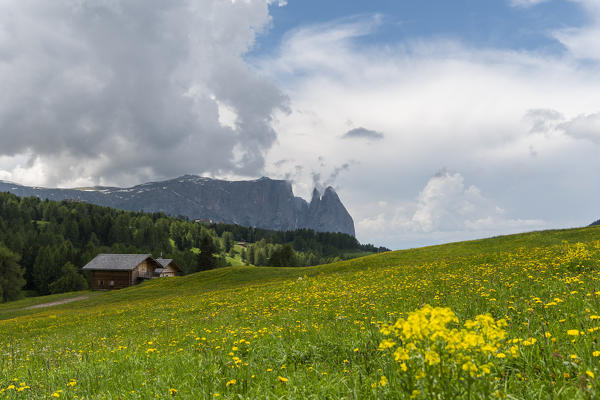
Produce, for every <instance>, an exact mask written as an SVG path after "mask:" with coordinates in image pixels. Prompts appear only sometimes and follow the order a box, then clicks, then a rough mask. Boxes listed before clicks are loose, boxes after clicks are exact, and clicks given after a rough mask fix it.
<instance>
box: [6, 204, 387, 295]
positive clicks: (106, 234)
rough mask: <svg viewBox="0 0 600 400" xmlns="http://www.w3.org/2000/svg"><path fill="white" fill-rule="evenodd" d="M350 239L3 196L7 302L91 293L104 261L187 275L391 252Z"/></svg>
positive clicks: (326, 234)
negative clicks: (129, 259) (127, 256)
mask: <svg viewBox="0 0 600 400" xmlns="http://www.w3.org/2000/svg"><path fill="white" fill-rule="evenodd" d="M386 250H388V249H385V248H377V247H375V246H372V245H361V244H360V243H359V242H358V241H357V240H356V238H354V237H352V236H349V235H346V234H342V233H320V232H314V231H312V230H298V231H292V232H274V231H268V230H263V229H256V228H247V227H241V226H237V225H225V224H202V223H196V222H192V221H188V220H185V219H182V218H175V217H170V216H167V215H165V214H162V213H151V214H150V213H142V212H131V211H123V210H117V209H113V208H108V207H101V206H96V205H92V204H88V203H83V202H75V201H61V202H56V201H49V200H40V199H38V198H36V197H27V198H20V197H17V196H15V195H13V194H9V193H0V301H8V300H14V299H16V298H19V297H20V296H22V295H23V293H26V294H27V295H45V294H50V293H62V292H66V291H72V290H83V289H86V288H87V286H88V280H89V277H88V276H86V275H85V274H83V273H82V272H81V271H80V269H81V267H83V266H84V265H85V264H87V263H88V262H89V261H90V260H91V259H92V258H94V257H95V256H96V255H97V254H100V253H148V254H152V255H153V256H154V257H158V256H160V255H162V256H163V257H165V258H173V259H174V260H175V261H176V263H177V264H178V265H179V266H180V267H181V268H182V269H183V270H184V272H185V273H186V274H189V273H193V272H197V271H201V270H206V269H212V268H217V267H222V266H227V265H230V263H231V261H232V260H239V262H240V263H244V264H248V265H271V266H274V267H277V266H309V265H317V264H323V263H327V262H333V261H338V260H341V259H348V258H353V257H357V256H362V255H365V254H368V253H374V252H380V251H386Z"/></svg>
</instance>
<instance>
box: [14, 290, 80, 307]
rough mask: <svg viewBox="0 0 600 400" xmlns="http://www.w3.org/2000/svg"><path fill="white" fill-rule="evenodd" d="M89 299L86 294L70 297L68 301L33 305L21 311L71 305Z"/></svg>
mask: <svg viewBox="0 0 600 400" xmlns="http://www.w3.org/2000/svg"><path fill="white" fill-rule="evenodd" d="M89 297H90V295H89V294H86V295H83V296H77V297H72V298H70V299H64V300H58V301H51V302H50V303H42V304H35V305H33V306H29V307H25V308H23V310H33V309H35V308H45V307H52V306H58V305H61V304H67V303H72V302H74V301H80V300H85V299H87V298H89Z"/></svg>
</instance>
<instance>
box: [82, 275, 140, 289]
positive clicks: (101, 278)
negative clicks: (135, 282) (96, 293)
mask: <svg viewBox="0 0 600 400" xmlns="http://www.w3.org/2000/svg"><path fill="white" fill-rule="evenodd" d="M130 276H131V272H130V271H93V272H92V289H123V288H126V287H129V286H131V278H130ZM111 282H112V283H113V284H112V286H111Z"/></svg>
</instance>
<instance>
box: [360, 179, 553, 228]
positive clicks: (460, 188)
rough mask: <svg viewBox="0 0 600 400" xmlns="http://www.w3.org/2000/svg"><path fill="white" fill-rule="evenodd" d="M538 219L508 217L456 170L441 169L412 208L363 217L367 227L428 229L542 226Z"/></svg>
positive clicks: (361, 225) (361, 222) (363, 226)
mask: <svg viewBox="0 0 600 400" xmlns="http://www.w3.org/2000/svg"><path fill="white" fill-rule="evenodd" d="M544 224H545V223H544V221H541V220H522V219H514V218H510V217H509V216H507V215H506V211H505V210H504V209H502V208H501V207H499V206H498V205H497V204H495V202H493V201H492V200H490V199H488V198H486V197H485V196H483V194H482V193H481V191H480V190H479V188H477V187H476V186H474V185H469V186H466V185H465V183H464V177H463V176H462V175H461V174H459V173H449V172H440V173H438V174H436V175H435V176H433V177H432V178H430V179H429V181H428V182H427V184H426V185H425V187H424V188H423V190H421V192H420V194H419V196H418V198H417V201H416V203H415V204H414V206H413V207H406V206H404V207H400V208H397V209H395V210H394V211H393V217H392V218H385V217H384V214H379V215H377V216H375V217H374V218H365V219H363V220H361V221H360V222H359V227H360V228H364V229H367V230H384V231H394V230H395V231H403V232H407V231H412V232H417V233H431V232H461V231H474V232H481V231H484V232H487V231H490V230H501V231H506V230H507V229H509V230H512V229H527V228H532V227H541V226H544Z"/></svg>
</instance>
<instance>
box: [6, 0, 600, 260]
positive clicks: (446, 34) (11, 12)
mask: <svg viewBox="0 0 600 400" xmlns="http://www.w3.org/2000/svg"><path fill="white" fill-rule="evenodd" d="M599 77H600V2H598V1H597V0H545V1H544V0H486V1H481V0H457V1H452V2H449V1H447V0H406V1H396V0H387V1H383V0H371V1H352V0H346V1H343V2H341V1H336V0H319V1H316V0H287V1H285V0H172V1H169V2H164V1H161V0H55V1H52V2H48V1H45V0H0V93H2V95H0V179H2V180H8V181H13V182H17V183H21V184H25V185H37V186H48V187H79V186H89V185H115V186H130V185H135V184H139V183H143V182H147V181H151V180H160V179H167V178H173V177H176V176H180V175H183V174H188V173H193V174H199V175H204V176H211V177H216V178H225V179H254V178H258V177H261V176H269V177H271V178H276V179H288V180H290V181H291V182H292V184H293V188H294V192H295V193H296V194H297V195H300V196H302V197H305V198H308V197H309V196H310V193H311V192H312V189H313V187H315V186H316V187H318V188H319V189H323V188H325V187H326V186H333V187H334V188H335V189H336V191H337V192H338V194H339V195H340V197H341V199H342V201H343V202H344V204H345V205H346V207H347V208H348V210H349V212H350V214H351V215H352V216H353V218H354V221H355V225H356V232H357V238H358V239H359V240H360V241H361V242H370V243H374V244H377V245H384V246H387V247H390V248H393V249H400V248H409V247H416V246H422V245H429V244H437V243H445V242H451V241H458V240H467V239H475V238H483V237H489V236H495V235H500V234H507V233H516V232H524V231H532V230H539V229H550V228H567V227H575V226H584V225H587V224H589V223H591V222H593V221H595V220H597V219H598V218H600V206H599V205H598V200H597V199H598V198H600V180H599V179H598V177H597V174H598V171H600V157H598V154H599V152H600V78H599Z"/></svg>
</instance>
